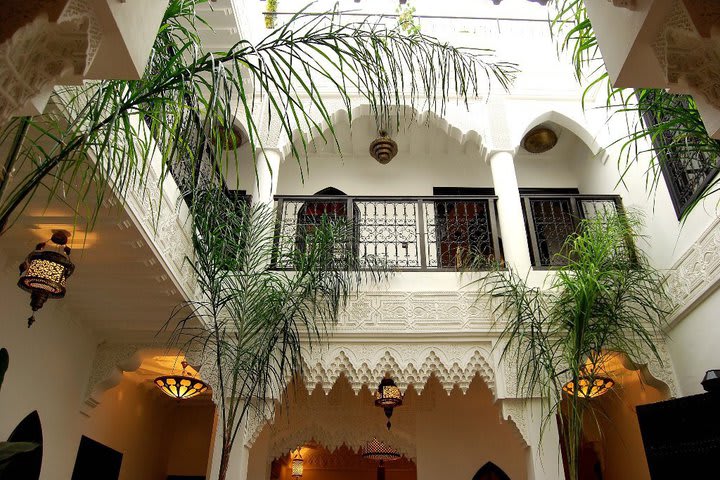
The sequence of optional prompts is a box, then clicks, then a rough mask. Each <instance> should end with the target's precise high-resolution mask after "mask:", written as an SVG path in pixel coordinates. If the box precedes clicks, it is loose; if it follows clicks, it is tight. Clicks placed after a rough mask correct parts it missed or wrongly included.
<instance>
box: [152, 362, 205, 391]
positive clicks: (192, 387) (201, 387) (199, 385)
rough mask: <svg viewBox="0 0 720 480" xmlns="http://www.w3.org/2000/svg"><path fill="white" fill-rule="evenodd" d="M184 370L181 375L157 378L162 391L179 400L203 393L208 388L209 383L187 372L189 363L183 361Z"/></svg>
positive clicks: (156, 382)
mask: <svg viewBox="0 0 720 480" xmlns="http://www.w3.org/2000/svg"><path fill="white" fill-rule="evenodd" d="M180 364H181V365H182V368H183V371H182V374H181V375H163V376H160V377H157V378H156V379H155V385H157V387H158V388H159V389H160V390H162V392H163V393H164V394H165V395H167V396H169V397H172V398H177V399H178V400H187V399H188V398H192V397H194V396H196V395H199V394H201V393H203V392H204V391H205V390H207V389H208V385H207V383H205V382H203V381H202V380H200V379H199V378H196V377H195V376H193V375H191V374H190V373H188V372H187V367H188V365H189V364H188V363H187V362H186V361H184V360H183V361H182V362H181V363H180Z"/></svg>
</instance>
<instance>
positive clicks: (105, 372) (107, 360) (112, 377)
mask: <svg viewBox="0 0 720 480" xmlns="http://www.w3.org/2000/svg"><path fill="white" fill-rule="evenodd" d="M147 347H149V345H139V344H107V343H104V344H100V345H99V346H98V348H97V351H96V352H95V360H94V362H93V365H92V370H91V371H90V379H89V380H88V384H87V388H86V390H85V406H86V407H89V408H95V407H96V406H97V405H99V404H100V397H101V396H102V394H103V392H105V391H106V390H109V389H111V388H113V387H114V386H116V385H117V384H119V383H120V381H121V380H122V373H123V372H127V371H133V370H137V369H138V368H139V367H140V364H141V363H142V358H141V357H140V356H139V355H138V353H139V352H140V350H142V349H143V348H147ZM84 413H85V414H87V411H85V412H84Z"/></svg>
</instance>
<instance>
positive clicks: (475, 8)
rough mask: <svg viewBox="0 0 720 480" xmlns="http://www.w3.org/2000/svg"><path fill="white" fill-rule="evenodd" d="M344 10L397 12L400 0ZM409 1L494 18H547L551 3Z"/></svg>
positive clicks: (320, 5) (281, 3)
mask: <svg viewBox="0 0 720 480" xmlns="http://www.w3.org/2000/svg"><path fill="white" fill-rule="evenodd" d="M308 3H310V1H309V0H278V11H281V12H286V11H297V10H298V9H300V8H302V7H304V6H306V5H307V4H308ZM335 3H336V1H335V0H317V1H316V2H315V3H314V6H313V8H312V9H313V10H315V11H326V10H330V9H332V7H333V5H335ZM337 3H339V4H340V10H341V11H356V12H359V13H371V14H378V13H385V14H394V13H396V9H397V7H398V2H397V0H360V2H359V3H355V2H354V1H353V0H340V1H339V2H337ZM406 5H411V6H414V7H415V15H447V16H469V17H493V18H498V17H500V18H536V19H547V16H548V15H547V7H543V6H542V5H539V4H537V3H534V2H530V1H528V0H503V1H502V3H501V4H500V5H494V4H493V3H492V1H491V0H445V1H437V0H408V3H407V4H406Z"/></svg>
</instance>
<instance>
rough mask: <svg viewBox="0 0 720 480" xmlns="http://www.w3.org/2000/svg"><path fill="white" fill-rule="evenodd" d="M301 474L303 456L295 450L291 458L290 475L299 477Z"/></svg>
mask: <svg viewBox="0 0 720 480" xmlns="http://www.w3.org/2000/svg"><path fill="white" fill-rule="evenodd" d="M302 476H303V458H302V455H300V450H298V451H297V452H295V456H294V457H293V459H292V477H293V478H300V477H302Z"/></svg>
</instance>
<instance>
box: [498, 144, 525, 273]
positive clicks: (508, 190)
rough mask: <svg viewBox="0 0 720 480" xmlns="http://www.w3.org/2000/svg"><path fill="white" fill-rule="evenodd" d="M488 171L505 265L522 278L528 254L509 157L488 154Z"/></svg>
mask: <svg viewBox="0 0 720 480" xmlns="http://www.w3.org/2000/svg"><path fill="white" fill-rule="evenodd" d="M490 169H491V171H492V177H493V185H494V187H495V195H497V197H498V201H497V213H498V222H499V224H500V235H501V236H502V237H501V238H502V246H503V252H504V254H505V262H506V263H507V264H508V265H509V266H511V267H513V268H514V269H515V270H516V271H517V272H518V273H519V274H520V276H523V277H524V276H525V273H526V272H527V271H528V270H529V269H530V250H529V248H528V241H527V235H526V233H525V220H524V219H523V210H522V204H521V202H520V191H519V189H518V183H517V177H516V175H515V163H514V162H513V156H512V154H511V153H510V152H506V151H499V152H493V153H491V154H490Z"/></svg>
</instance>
